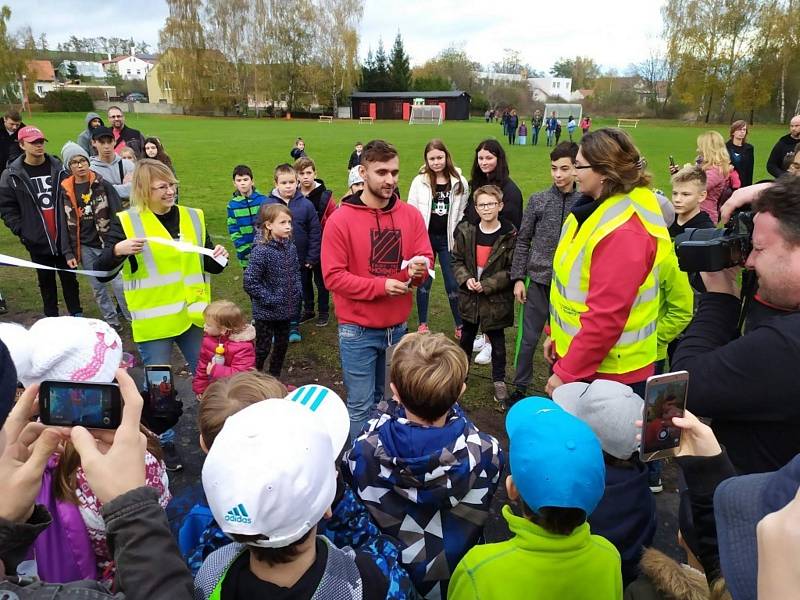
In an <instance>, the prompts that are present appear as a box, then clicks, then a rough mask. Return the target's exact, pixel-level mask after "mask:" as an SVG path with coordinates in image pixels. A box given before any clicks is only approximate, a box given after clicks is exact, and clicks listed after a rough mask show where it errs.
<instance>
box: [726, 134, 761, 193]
mask: <svg viewBox="0 0 800 600" xmlns="http://www.w3.org/2000/svg"><path fill="white" fill-rule="evenodd" d="M748 132H749V128H748V125H747V121H741V120H739V121H734V122H733V123H731V129H730V134H731V136H730V138H729V139H728V141H727V142H725V147H726V148H728V155H729V156H730V159H731V164H732V165H733V168H734V169H736V172H737V173H738V174H739V179H740V181H741V183H742V187H747V186H748V185H753V165H754V162H755V157H754V155H753V153H754V149H753V145H752V144H748V143H747V134H748Z"/></svg>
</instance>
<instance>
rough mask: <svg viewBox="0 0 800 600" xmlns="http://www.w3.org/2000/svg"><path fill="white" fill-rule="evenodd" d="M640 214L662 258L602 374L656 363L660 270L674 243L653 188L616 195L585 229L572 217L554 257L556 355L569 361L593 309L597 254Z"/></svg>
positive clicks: (644, 285)
mask: <svg viewBox="0 0 800 600" xmlns="http://www.w3.org/2000/svg"><path fill="white" fill-rule="evenodd" d="M634 214H635V215H637V216H638V217H639V219H640V220H641V222H642V225H643V226H644V227H645V229H646V230H647V231H648V233H650V235H652V236H653V237H655V238H656V241H657V251H656V259H655V262H654V264H653V271H651V272H650V273H649V274H648V275H647V277H646V278H645V281H644V283H642V285H641V286H640V287H639V292H638V294H637V296H636V299H635V301H634V303H633V306H632V307H631V312H630V314H629V316H628V320H627V322H626V323H625V327H624V329H623V331H622V334H621V335H620V337H619V339H618V340H617V342H616V343H615V344H614V347H613V348H612V349H611V351H610V352H609V353H608V355H607V356H606V357H605V358H604V359H603V361H602V362H601V363H600V367H599V368H598V369H597V371H598V372H599V373H628V372H630V371H635V370H637V369H641V368H642V367H646V366H647V365H649V364H651V363H653V362H655V360H656V344H657V335H656V331H657V324H658V309H659V286H658V277H657V274H656V273H655V270H656V269H657V268H658V265H659V264H660V263H661V262H662V261H663V260H664V258H665V257H666V256H667V254H668V252H669V249H670V245H671V241H670V237H669V232H668V231H667V228H666V224H665V223H664V217H663V216H662V214H661V209H660V207H659V205H658V200H657V199H656V196H655V194H654V193H653V192H652V191H650V190H648V189H647V188H636V189H634V190H632V191H631V192H630V193H629V194H617V195H615V196H611V197H610V198H608V199H606V200H605V201H604V202H602V203H601V204H600V206H598V207H597V209H596V210H595V211H594V212H593V213H592V214H591V215H590V216H589V218H588V219H586V221H584V222H583V224H582V225H581V226H580V227H578V221H577V220H576V219H575V216H574V215H572V214H570V215H569V216H568V217H567V219H566V221H565V222H564V226H563V227H562V229H561V238H560V239H559V241H558V247H557V248H556V252H555V255H554V258H553V284H552V285H551V286H550V328H551V336H552V338H553V342H554V343H555V349H556V353H557V354H558V355H559V356H566V355H567V352H569V347H570V344H571V343H572V340H573V338H574V337H575V336H576V335H577V334H578V331H580V328H581V315H582V314H583V313H585V312H586V311H587V310H588V307H587V305H586V297H587V294H588V291H589V274H590V272H591V266H592V254H593V253H594V249H595V247H596V246H597V244H598V243H600V241H601V240H602V239H603V238H605V237H606V236H607V235H608V234H610V233H611V232H612V231H614V230H615V229H617V228H618V227H619V226H621V225H622V224H624V223H625V222H626V221H628V219H630V218H631V217H632V216H633V215H634Z"/></svg>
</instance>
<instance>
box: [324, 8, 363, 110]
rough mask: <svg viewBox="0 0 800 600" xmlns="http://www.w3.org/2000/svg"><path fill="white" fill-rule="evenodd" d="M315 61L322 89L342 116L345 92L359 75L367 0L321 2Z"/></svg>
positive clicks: (334, 108) (331, 104)
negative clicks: (361, 30)
mask: <svg viewBox="0 0 800 600" xmlns="http://www.w3.org/2000/svg"><path fill="white" fill-rule="evenodd" d="M316 12H317V21H318V22H317V29H318V31H319V33H320V35H317V36H316V37H315V41H316V47H315V58H316V62H317V63H318V65H319V66H320V73H321V76H322V77H321V79H322V86H323V88H324V89H325V90H326V93H325V95H326V96H327V97H328V100H329V102H330V106H332V107H333V114H334V115H336V114H337V113H338V108H339V101H340V99H341V96H342V94H343V93H345V92H347V91H349V90H350V89H352V88H353V87H354V86H355V83H356V79H357V73H358V58H357V53H358V25H359V23H360V22H361V18H362V16H363V14H364V2H363V0H319V4H318V7H317V11H316Z"/></svg>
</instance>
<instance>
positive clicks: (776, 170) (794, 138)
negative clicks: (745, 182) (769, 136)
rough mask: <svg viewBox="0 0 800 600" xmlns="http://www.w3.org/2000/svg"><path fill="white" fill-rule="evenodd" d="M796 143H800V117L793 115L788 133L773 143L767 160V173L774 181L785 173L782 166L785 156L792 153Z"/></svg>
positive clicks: (784, 168)
mask: <svg viewBox="0 0 800 600" xmlns="http://www.w3.org/2000/svg"><path fill="white" fill-rule="evenodd" d="M798 142H800V115H795V116H793V117H792V119H791V121H789V133H787V134H786V135H784V136H783V137H782V138H780V139H779V140H778V141H777V142H776V143H775V146H773V148H772V152H770V155H769V160H767V171H769V174H770V175H772V176H773V177H775V179H777V178H778V177H780V176H781V175H783V174H784V173H786V167H785V165H784V162H785V159H786V156H787V155H788V154H792V153H793V152H794V147H795V146H796V145H797V144H798Z"/></svg>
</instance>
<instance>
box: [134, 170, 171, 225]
mask: <svg viewBox="0 0 800 600" xmlns="http://www.w3.org/2000/svg"><path fill="white" fill-rule="evenodd" d="M159 181H163V182H165V183H174V184H176V185H177V183H178V180H177V179H175V175H174V174H173V173H172V171H171V170H170V168H169V167H168V166H167V165H165V164H164V163H162V162H161V161H160V160H155V159H153V158H143V159H141V160H139V161H137V163H136V168H135V169H134V170H133V179H132V180H131V207H133V208H135V209H136V210H138V211H139V212H144V211H146V210H150V206H149V202H150V198H151V197H152V193H153V189H152V188H153V184H154V183H156V182H159Z"/></svg>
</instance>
